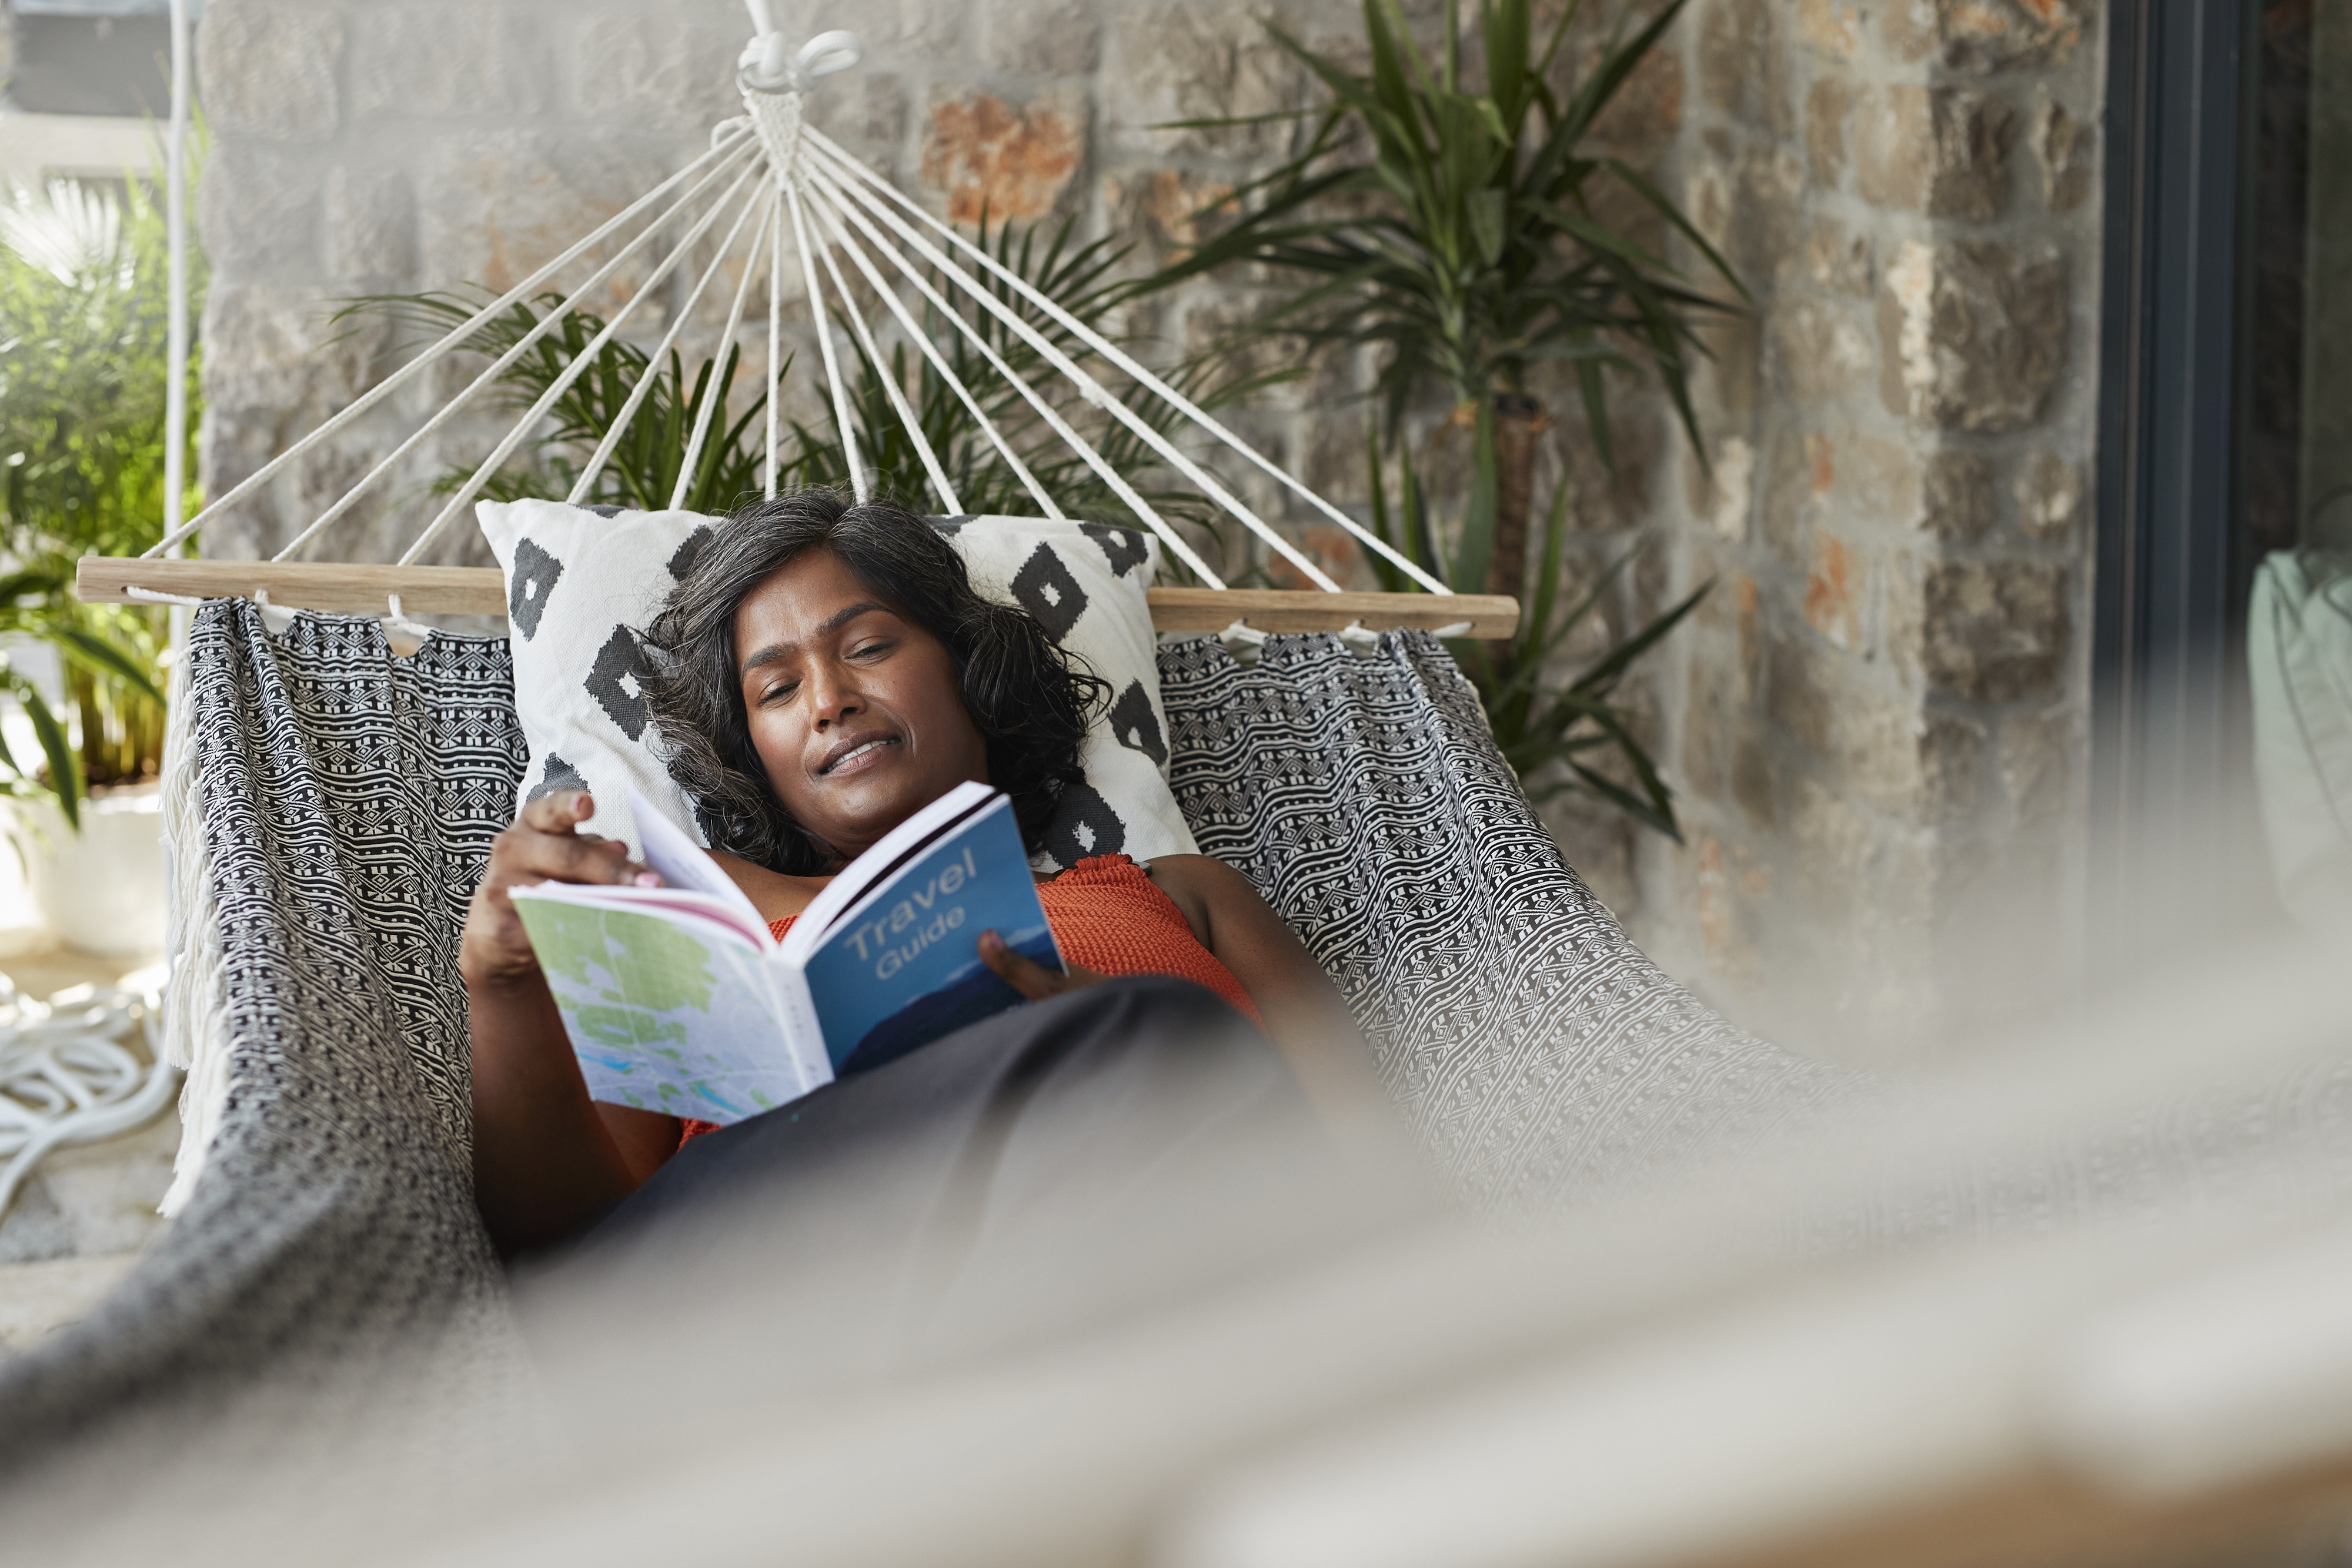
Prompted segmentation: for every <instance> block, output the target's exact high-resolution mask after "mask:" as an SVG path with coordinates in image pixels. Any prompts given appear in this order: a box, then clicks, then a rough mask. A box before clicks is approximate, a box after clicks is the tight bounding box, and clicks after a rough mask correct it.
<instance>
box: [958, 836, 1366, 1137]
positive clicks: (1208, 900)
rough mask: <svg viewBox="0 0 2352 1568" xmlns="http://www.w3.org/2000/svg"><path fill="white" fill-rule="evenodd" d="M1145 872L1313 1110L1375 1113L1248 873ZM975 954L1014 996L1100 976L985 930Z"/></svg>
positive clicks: (1306, 971) (1306, 963)
mask: <svg viewBox="0 0 2352 1568" xmlns="http://www.w3.org/2000/svg"><path fill="white" fill-rule="evenodd" d="M1150 876H1151V881H1152V883H1153V885H1155V886H1157V887H1158V888H1159V889H1160V892H1162V893H1164V894H1167V895H1168V897H1169V900H1170V901H1171V903H1173V904H1175V905H1176V907H1177V909H1178V910H1180V911H1181V912H1182V914H1183V916H1184V919H1185V922H1186V924H1188V925H1191V926H1192V934H1193V935H1194V936H1197V937H1199V938H1200V940H1201V946H1203V947H1206V948H1207V949H1208V950H1209V951H1210V952H1211V953H1212V954H1213V955H1214V956H1215V957H1216V959H1217V961H1218V962H1219V963H1221V964H1223V966H1224V967H1226V968H1227V969H1229V970H1231V971H1232V972H1233V977H1234V978H1235V979H1236V980H1239V981H1240V982H1241V983H1242V988H1243V989H1244V990H1245V991H1247V992H1248V993H1249V995H1250V1000H1251V1001H1253V1002H1255V1003H1256V1004H1257V1010H1258V1016H1259V1017H1261V1018H1263V1019H1265V1032H1266V1037H1267V1038H1268V1039H1270V1040H1273V1041H1274V1043H1275V1047H1276V1050H1278V1051H1281V1052H1282V1054H1283V1058H1284V1060H1285V1061H1288V1062H1289V1063H1290V1070H1291V1071H1293V1072H1295V1073H1297V1075H1298V1082H1299V1083H1300V1084H1301V1085H1302V1086H1303V1087H1304V1088H1305V1089H1306V1091H1307V1094H1308V1096H1309V1097H1310V1098H1312V1099H1313V1100H1314V1102H1315V1103H1316V1105H1317V1107H1318V1109H1320V1110H1321V1111H1322V1112H1323V1113H1325V1114H1326V1115H1327V1116H1328V1117H1330V1118H1331V1119H1332V1120H1334V1121H1335V1122H1345V1123H1349V1124H1356V1123H1361V1122H1364V1121H1366V1120H1368V1119H1377V1118H1378V1117H1379V1116H1380V1115H1381V1113H1384V1112H1385V1110H1386V1107H1387V1104H1388V1096H1387V1093H1386V1092H1385V1091H1384V1090H1382V1089H1381V1082H1380V1075H1379V1073H1378V1071H1376V1070H1375V1069H1374V1067H1373V1065H1372V1053H1371V1051H1370V1048H1369V1047H1367V1046H1366V1045H1365V1044H1364V1039H1363V1036H1362V1035H1360V1034H1359V1033H1358V1032H1357V1030H1356V1020H1355V1019H1354V1018H1353V1017H1352V1016H1351V1015H1350V1014H1349V1011H1348V1004H1347V1002H1346V1001H1345V999H1343V998H1341V997H1340V995H1339V988H1338V987H1337V986H1334V985H1333V984H1332V983H1331V977H1329V976H1328V975H1326V974H1325V973H1324V972H1323V967H1322V966H1321V965H1319V964H1318V963H1317V962H1316V961H1315V959H1314V956H1312V955H1311V954H1309V953H1308V952H1307V949H1306V947H1305V946H1303V945H1301V944H1300V942H1299V940H1298V937H1297V935H1296V934H1294V933H1293V932H1292V931H1291V929H1290V927H1289V926H1287V925H1284V924H1283V923H1282V917H1281V916H1280V915H1276V914H1275V912H1274V911H1273V910H1271V909H1269V908H1267V907H1266V904H1265V900H1264V899H1263V898H1260V897H1259V896H1258V895H1257V889H1255V887H1252V886H1251V885H1250V883H1249V879H1248V878H1247V877H1244V875H1242V873H1239V872H1237V871H1235V870H1234V868H1233V867H1231V866H1229V865H1227V864H1225V862H1223V861H1220V860H1216V859H1213V858H1212V857H1211V856H1208V855H1162V856H1160V858H1159V859H1158V860H1155V861H1153V862H1151V866H1150ZM980 956H981V959H982V962H983V963H985V964H987V965H988V967H990V968H992V969H994V970H995V971H996V972H997V973H998V974H1000V975H1002V976H1003V977H1004V978H1005V981H1006V983H1007V984H1009V985H1011V986H1012V987H1013V989H1015V990H1017V991H1019V992H1020V993H1021V994H1022V995H1023V996H1024V997H1030V998H1039V997H1050V996H1055V995H1057V994H1059V993H1060V992H1063V991H1066V990H1069V989H1072V988H1075V987H1078V986H1090V985H1097V984H1099V983H1100V982H1101V981H1102V979H1103V977H1102V976H1100V975H1098V974H1097V973H1095V972H1094V971H1093V970H1091V969H1082V968H1079V967H1076V965H1073V966H1071V968H1070V972H1069V973H1068V974H1066V975H1057V974H1055V973H1054V972H1053V971H1052V970H1050V969H1048V968H1046V967H1044V966H1043V965H1040V964H1038V963H1036V962H1034V960H1032V959H1030V958H1027V957H1025V956H1023V955H1022V954H1021V953H1019V952H1017V951H1015V950H1014V949H1013V948H1011V947H1008V946H1005V945H1004V943H1003V939H1002V938H1000V937H999V936H997V935H996V934H995V933H994V932H992V931H991V932H983V933H982V936H981V938H980Z"/></svg>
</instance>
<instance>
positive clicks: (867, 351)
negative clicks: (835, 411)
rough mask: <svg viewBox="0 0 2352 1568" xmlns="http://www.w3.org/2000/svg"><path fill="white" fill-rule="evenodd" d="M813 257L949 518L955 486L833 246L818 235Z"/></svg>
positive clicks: (955, 509)
mask: <svg viewBox="0 0 2352 1568" xmlns="http://www.w3.org/2000/svg"><path fill="white" fill-rule="evenodd" d="M818 214H819V215H820V216H827V215H829V214H825V213H824V208H823V207H819V208H818ZM816 258H817V260H818V261H819V262H821V263H822V264H823V265H824V272H825V276H826V277H830V278H832V279H833V291H834V297H835V298H837V299H839V300H840V301H841V315H842V319H844V320H845V321H847V322H848V323H849V332H850V336H851V337H852V338H854V339H856V342H857V351H858V352H859V353H861V354H864V355H865V356H866V363H867V364H869V365H873V366H875V367H876V368H877V375H876V377H875V380H876V381H877V382H880V383H881V387H882V395H883V396H884V397H886V398H887V399H888V400H889V402H890V412H891V413H895V414H897V415H898V423H899V426H900V428H902V429H904V430H905V431H906V433H907V434H908V438H909V439H910V440H912V441H913V442H914V444H915V455H916V456H917V457H919V458H920V459H921V460H922V465H923V473H924V475H925V476H926V477H928V478H929V480H930V482H931V490H932V492H933V494H935V495H937V496H938V497H939V499H940V510H942V511H944V512H946V513H948V514H950V516H953V515H955V514H957V513H960V512H961V511H962V510H963V503H962V502H961V501H959V500H957V499H956V493H955V486H952V485H950V484H949V483H948V476H947V471H946V470H945V469H943V468H941V467H940V455H939V454H938V453H936V452H934V451H932V450H931V443H930V439H929V437H928V436H926V435H925V434H923V422H922V421H921V420H920V419H919V418H918V417H917V416H916V413H915V411H914V410H913V409H912V408H910V407H908V404H907V392H906V389H905V388H904V387H902V386H900V385H899V384H898V377H897V376H895V375H892V374H890V373H888V371H887V368H886V367H887V365H888V363H889V361H887V360H886V359H884V358H883V355H882V350H881V348H880V346H879V345H878V344H877V343H876V342H875V341H874V334H873V333H872V332H870V331H868V330H867V329H866V313H865V312H864V311H862V310H860V309H858V308H857V301H856V299H855V298H852V297H851V295H850V292H849V285H848V284H847V283H845V282H844V281H843V280H842V277H841V267H840V265H839V264H838V263H836V262H835V260H834V259H833V247H832V246H828V245H827V244H825V243H824V234H823V233H822V232H820V233H819V234H818V235H817V236H816Z"/></svg>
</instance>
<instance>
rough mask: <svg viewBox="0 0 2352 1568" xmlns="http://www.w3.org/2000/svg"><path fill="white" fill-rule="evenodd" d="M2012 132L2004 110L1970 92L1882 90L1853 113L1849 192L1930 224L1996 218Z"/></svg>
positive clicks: (1907, 87) (2003, 197) (1899, 86)
mask: <svg viewBox="0 0 2352 1568" xmlns="http://www.w3.org/2000/svg"><path fill="white" fill-rule="evenodd" d="M2015 126H2016V120H2015V117H2014V116H2013V115H2012V114H2011V112H2010V111H2009V110H2008V108H2007V107H2006V106H2005V105H2003V104H2001V103H2000V102H1999V101H1997V100H1995V99H1989V98H1987V97H1986V96H1985V95H1984V94H1982V93H1980V92H1977V91H1974V90H1972V89H1965V88H1925V87H1918V86H1914V85H1911V84H1907V83H1896V84H1894V85H1892V86H1888V87H1883V88H1880V89H1876V90H1875V91H1874V92H1871V93H1868V94H1866V95H1864V99H1863V101H1862V103H1861V106H1860V107H1859V108H1858V109H1857V110H1856V111H1855V120H1854V131H1853V140H1854V143H1855V146H1856V149H1857V154H1856V159H1855V164H1854V188H1855V189H1856V190H1857V191H1858V192H1859V193H1861V194H1862V195H1863V196H1864V199H1866V200H1868V201H1870V202H1872V203H1874V204H1877V205H1880V206H1886V207H1896V208H1900V209H1902V210H1904V211H1906V212H1916V213H1925V214H1927V215H1928V216H1930V217H1938V218H1963V219H1966V220H1968V221H1969V222H1972V223H1982V222H1984V221H1986V220H1988V219H1990V218H1993V217H1997V216H1999V215H2000V210H2001V208H2002V206H2003V205H2004V204H2006V202H2007V198H2008V193H2009V148H2010V143H2011V141H2013V140H2014V137H2015Z"/></svg>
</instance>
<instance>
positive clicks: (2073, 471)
mask: <svg viewBox="0 0 2352 1568" xmlns="http://www.w3.org/2000/svg"><path fill="white" fill-rule="evenodd" d="M2082 513H2083V470H2082V468H2081V466H2080V465H2077V464H2074V463H2070V462H2068V461H2067V460H2066V459H2065V458H2063V457H2061V456H2060V455H2058V454H2056V453H2055V452H2037V453H2035V454H2034V455H2032V456H2031V457H2028V458H2027V459H2026V460H2025V465H2024V467H2023V468H2022V469H2021V470H2020V471H2019V473H2018V476H2017V526H2018V527H2019V528H2021V529H2022V530H2023V531H2024V532H2025V534H2026V535H2027V536H2028V537H2029V538H2047V539H2063V538H2068V537H2069V536H2071V535H2072V534H2073V533H2074V524H2075V521H2076V519H2077V518H2079V517H2081V516H2082Z"/></svg>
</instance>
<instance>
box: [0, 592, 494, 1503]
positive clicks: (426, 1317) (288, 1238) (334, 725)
mask: <svg viewBox="0 0 2352 1568" xmlns="http://www.w3.org/2000/svg"><path fill="white" fill-rule="evenodd" d="M188 656H189V658H190V661H191V669H190V685H189V696H190V701H191V703H192V711H191V713H190V715H189V718H190V721H191V722H192V723H193V725H194V736H195V740H196V748H197V755H198V759H199V764H200V768H201V786H200V788H201V790H202V796H203V802H204V810H205V827H206V837H207V846H208V849H209V852H210V857H211V868H212V881H213V886H214V890H215V894H216V895H217V898H218V902H219V909H220V930H221V938H222V946H223V957H224V960H225V966H226V1011H227V1015H228V1016H227V1031H226V1033H227V1039H228V1040H229V1041H230V1049H231V1061H230V1063H229V1092H228V1101H227V1106H226V1112H225V1113H224V1114H223V1116H222V1118H221V1122H220V1126H219V1131H218V1133H217V1134H216V1136H215V1139H214V1141H213V1144H212V1145H211V1148H210V1151H209V1155H208V1158H207V1161H206V1165H205V1174H204V1176H203V1177H202V1178H201V1179H200V1180H199V1181H198V1182H197V1184H196V1186H195V1188H194V1193H193V1195H192V1196H191V1198H190V1201H189V1204H188V1207H186V1208H185V1210H184V1211H183V1212H182V1213H181V1215H180V1216H179V1217H178V1218H177V1219H176V1220H175V1221H174V1222H173V1224H172V1225H171V1226H170V1227H169V1228H167V1229H166V1231H165V1232H164V1234H163V1238H162V1239H160V1241H159V1242H158V1243H157V1244H156V1246H155V1247H154V1248H153V1249H152V1250H151V1251H150V1252H149V1253H148V1254H147V1255H146V1256H145V1257H144V1258H142V1260H141V1261H140V1262H139V1264H138V1265H137V1266H136V1267H135V1268H134V1269H133V1270H132V1271H131V1274H130V1276H129V1277H128V1278H127V1280H126V1281H125V1282H124V1283H123V1284H122V1285H121V1287H120V1288H119V1289H118V1290H117V1291H116V1292H115V1293H114V1294H113V1295H112V1296H111V1297H110V1299H109V1300H108V1301H107V1302H106V1303H105V1304H104V1305H103V1306H102V1307H101V1308H100V1310H99V1311H98V1312H95V1313H93V1314H92V1315H91V1316H90V1317H89V1318H87V1319H85V1320H84V1321H83V1322H80V1323H79V1324H78V1325H76V1326H75V1327H73V1328H72V1329H70V1330H68V1331H67V1332H66V1333H63V1334H60V1335H59V1336H58V1337H57V1338H56V1339H55V1340H53V1341H51V1342H49V1343H47V1344H46V1345H45V1346H44V1347H43V1348H42V1351H41V1353H40V1354H36V1355H27V1356H24V1357H21V1358H18V1359H16V1360H12V1361H7V1362H5V1363H0V1473H5V1470H6V1469H7V1461H8V1459H9V1458H11V1457H17V1458H22V1457H25V1454H24V1450H39V1449H42V1448H48V1447H51V1446H53V1445H54V1444H55V1443H56V1442H57V1441H58V1439H59V1438H60V1437H64V1436H66V1435H68V1434H69V1433H71V1432H72V1431H73V1430H74V1429H76V1428H77V1427H80V1426H82V1425H84V1424H85V1423H89V1422H93V1421H97V1420H100V1419H101V1418H104V1417H110V1416H116V1415H117V1414H119V1413H120V1412H121V1411H123V1410H125V1409H128V1408H133V1407H135V1408H136V1409H137V1410H138V1411H139V1412H140V1413H141V1416H142V1419H144V1420H148V1421H150V1422H151V1423H152V1422H153V1421H155V1420H159V1419H163V1418H164V1417H163V1416H162V1415H161V1414H160V1413H162V1412H167V1411H173V1410H177V1411H180V1412H182V1413H183V1415H184V1417H185V1418H186V1419H190V1420H200V1419H201V1418H202V1417H203V1416H205V1414H206V1413H215V1414H216V1413H217V1412H218V1411H220V1410H222V1409H225V1408H226V1407H227V1406H229V1405H230V1404H231V1402H232V1399H233V1397H235V1396H247V1395H248V1394H249V1393H250V1391H251V1390H252V1388H253V1386H254V1384H255V1380H256V1378H257V1375H259V1374H261V1373H263V1372H265V1371H267V1372H268V1373H270V1374H271V1375H273V1377H274V1378H278V1379H289V1378H290V1379H292V1380H294V1381H295V1382H296V1383H299V1384H308V1385H314V1386H315V1385H320V1384H323V1383H326V1382H329V1381H333V1382H335V1383H337V1384H339V1385H341V1386H343V1387H344V1388H346V1390H350V1391H353V1392H352V1398H353V1400H354V1401H355V1402H356V1403H358V1404H362V1405H365V1406H370V1407H371V1408H374V1409H377V1410H383V1409H385V1408H386V1407H387V1406H391V1405H395V1404H397V1403H398V1402H400V1401H401V1400H413V1399H418V1398H428V1399H429V1398H431V1397H433V1396H435V1393H436V1385H438V1388H439V1389H440V1390H441V1391H442V1392H444V1393H448V1394H454V1393H455V1392H456V1391H458V1390H465V1391H467V1392H468V1393H470V1394H479V1393H483V1392H488V1393H491V1394H493V1395H495V1394H496V1392H497V1390H498V1389H499V1386H500V1385H515V1386H519V1384H518V1382H517V1380H518V1379H519V1378H520V1367H521V1362H520V1357H519V1356H518V1355H517V1354H515V1342H514V1340H513V1338H512V1332H511V1329H510V1327H509V1324H508V1322H507V1317H506V1301H505V1292H504V1289H503V1285H502V1282H501V1275H500V1272H499V1267H498V1264H497V1261H496V1260H495V1258H494V1257H493V1255H492V1252H491V1249H490V1246H489V1242H488V1237H487V1236H486V1235H485V1233H484V1232H483V1230H482V1228H481V1225H480V1222H479V1221H478V1219H477V1218H476V1217H475V1214H474V1207H473V1201H472V1186H471V1177H470V1174H469V1165H470V1134H469V1120H470V1112H469V1096H468V1089H467V1076H466V1074H467V1066H466V1063H467V1047H466V1002H465V993H464V990H463V988H462V987H461V986H459V985H458V983H457V936H458V932H459V930H460V928H461V926H462V925H463V923H464V918H465V908H466V903H467V899H468V897H469V896H470V895H471V894H472V891H473V888H474V884H475V883H477V882H478V880H479V877H480V873H481V868H482V864H483V862H484V860H485V857H486V856H487V854H488V848H489V841H490V839H491V837H492V835H494V834H495V833H496V832H497V831H499V829H501V828H502V827H504V826H505V825H506V824H507V822H508V821H509V820H510V818H511V816H512V814H513V810H514V792H515V784H516V781H517V780H518V779H520V776H521V770H522V761H523V749H522V737H521V734H520V730H519V728H518V727H517V726H516V723H515V714H514V700H513V695H512V680H511V676H510V673H509V664H508V656H507V647H506V643H504V642H503V641H490V640H482V639H451V638H436V639H434V640H433V641H432V642H430V643H427V644H426V645H425V648H424V649H423V650H422V651H421V652H420V653H418V654H417V655H416V656H415V658H414V659H411V660H398V659H394V657H393V656H392V654H391V651H390V650H389V649H388V648H387V647H386V645H385V643H384V639H383V630H382V628H381V627H380V626H379V625H378V624H377V623H376V622H373V621H366V620H331V619H321V618H317V617H312V616H307V615H306V616H303V617H300V618H299V619H297V620H296V622H294V624H293V626H292V628H291V629H290V630H289V632H287V633H286V634H285V635H284V636H283V637H282V638H272V637H271V636H269V635H268V633H267V632H265V631H264V629H263V626H262V622H261V618H260V615H259V613H258V612H257V611H256V609H255V608H254V607H253V605H251V604H250V603H247V602H245V601H215V602H214V603H212V604H208V605H206V606H205V608H204V609H203V610H202V611H200V612H197V614H196V616H195V617H194V627H193V630H192V632H191V638H190V644H189V654H188ZM420 1354H421V1355H422V1357H423V1359H422V1361H421V1362H420V1360H419V1359H418V1358H419V1356H420ZM372 1376H373V1378H374V1379H376V1380H377V1381H378V1382H379V1383H380V1384H381V1385H382V1386H380V1387H377V1388H374V1389H369V1388H367V1385H368V1383H369V1381H370V1379H371V1377H372Z"/></svg>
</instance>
